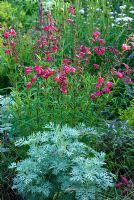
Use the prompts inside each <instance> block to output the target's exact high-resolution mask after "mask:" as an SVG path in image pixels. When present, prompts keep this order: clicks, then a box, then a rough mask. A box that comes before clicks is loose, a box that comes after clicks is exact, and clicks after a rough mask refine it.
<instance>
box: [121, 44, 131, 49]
mask: <svg viewBox="0 0 134 200" xmlns="http://www.w3.org/2000/svg"><path fill="white" fill-rule="evenodd" d="M122 50H123V51H129V50H131V46H128V45H127V44H123V45H122Z"/></svg>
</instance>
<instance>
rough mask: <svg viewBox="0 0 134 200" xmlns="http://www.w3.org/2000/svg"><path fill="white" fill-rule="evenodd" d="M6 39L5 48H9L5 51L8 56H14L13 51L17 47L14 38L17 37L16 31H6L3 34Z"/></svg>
mask: <svg viewBox="0 0 134 200" xmlns="http://www.w3.org/2000/svg"><path fill="white" fill-rule="evenodd" d="M3 37H4V39H5V40H4V42H3V45H4V46H8V48H7V49H6V50H5V53H6V54H12V49H13V48H14V46H15V42H14V38H15V37H16V31H15V30H14V29H10V30H9V31H5V32H4V33H3Z"/></svg>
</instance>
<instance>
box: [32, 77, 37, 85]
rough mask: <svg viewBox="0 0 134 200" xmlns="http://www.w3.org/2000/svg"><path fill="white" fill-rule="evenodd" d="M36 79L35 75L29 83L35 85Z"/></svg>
mask: <svg viewBox="0 0 134 200" xmlns="http://www.w3.org/2000/svg"><path fill="white" fill-rule="evenodd" d="M36 79H37V75H35V76H34V77H33V78H31V83H35V82H36Z"/></svg>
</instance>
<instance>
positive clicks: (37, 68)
mask: <svg viewBox="0 0 134 200" xmlns="http://www.w3.org/2000/svg"><path fill="white" fill-rule="evenodd" d="M34 71H36V72H37V73H38V75H41V74H42V73H43V69H42V67H41V66H38V65H37V66H35V67H34Z"/></svg>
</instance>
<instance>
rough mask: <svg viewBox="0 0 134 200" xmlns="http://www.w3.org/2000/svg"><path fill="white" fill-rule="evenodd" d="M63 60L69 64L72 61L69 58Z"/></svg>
mask: <svg viewBox="0 0 134 200" xmlns="http://www.w3.org/2000/svg"><path fill="white" fill-rule="evenodd" d="M63 62H64V63H65V64H69V63H70V62H71V61H70V60H69V59H64V60H63Z"/></svg>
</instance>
